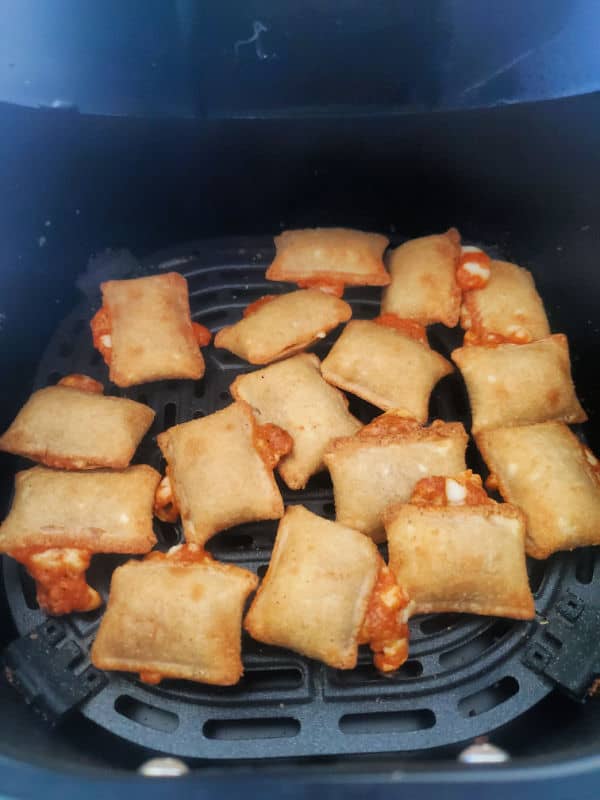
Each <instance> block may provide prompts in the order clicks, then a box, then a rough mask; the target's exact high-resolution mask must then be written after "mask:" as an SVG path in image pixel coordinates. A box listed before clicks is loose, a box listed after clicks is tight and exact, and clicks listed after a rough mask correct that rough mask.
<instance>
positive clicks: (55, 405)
mask: <svg viewBox="0 0 600 800" xmlns="http://www.w3.org/2000/svg"><path fill="white" fill-rule="evenodd" d="M71 377H73V376H71ZM79 377H80V378H81V377H84V376H79ZM90 380H91V379H90ZM153 419H154V411H153V410H152V409H151V408H148V406H145V405H143V404H142V403H136V402H135V401H133V400H127V399H125V398H122V397H105V396H104V395H102V394H99V393H97V392H90V391H87V390H84V391H82V390H80V389H77V388H71V387H70V386H68V385H59V386H48V387H47V388H45V389H40V390H39V391H37V392H34V393H33V394H32V395H31V397H30V398H29V400H28V401H27V402H26V403H25V405H24V406H23V408H22V409H21V410H20V411H19V413H18V414H17V417H16V419H15V420H14V422H13V423H12V425H11V426H10V427H9V429H8V430H7V431H6V433H5V434H4V435H3V436H0V450H6V451H8V452H9V453H16V454H17V455H20V456H25V458H30V459H31V460H32V461H39V462H41V463H42V464H45V465H46V466H48V467H59V468H62V469H94V468H96V467H112V468H113V469H124V468H125V467H127V466H129V462H130V461H131V459H132V457H133V454H134V453H135V451H136V449H137V446H138V444H139V443H140V440H141V439H142V437H143V436H144V434H145V433H146V431H147V430H148V428H149V427H150V425H151V424H152V420H153Z"/></svg>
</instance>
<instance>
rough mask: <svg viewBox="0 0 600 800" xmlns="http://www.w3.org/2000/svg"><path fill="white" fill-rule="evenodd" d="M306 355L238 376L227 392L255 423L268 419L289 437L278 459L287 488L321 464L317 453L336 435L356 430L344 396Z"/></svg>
mask: <svg viewBox="0 0 600 800" xmlns="http://www.w3.org/2000/svg"><path fill="white" fill-rule="evenodd" d="M319 365H320V362H319V359H318V358H317V357H316V356H315V355H313V354H312V353H310V354H308V353H302V354H301V355H298V356H294V357H293V358H288V359H286V360H285V361H281V362H279V363H278V364H272V365H271V366H270V367H267V368H266V369H261V370H256V371H255V372H249V373H247V374H246V375H240V376H238V377H237V378H236V379H235V381H234V382H233V383H232V384H231V387H230V391H231V394H232V395H233V396H234V397H235V398H236V400H237V399H240V400H244V401H245V402H247V403H248V404H249V405H250V406H251V408H252V409H253V411H254V413H255V415H256V418H257V420H258V421H259V422H260V423H265V422H266V423H274V424H275V425H278V426H279V427H280V428H283V430H285V431H287V432H288V433H289V434H290V436H291V437H292V439H293V442H294V446H293V448H292V452H291V453H290V454H289V455H288V456H286V457H285V458H283V459H282V460H281V462H280V463H279V473H280V475H281V477H282V478H283V480H284V481H285V482H286V484H287V485H288V486H289V487H290V489H303V488H304V487H305V486H306V483H307V481H308V479H309V478H310V476H311V475H314V474H315V473H316V472H319V471H320V470H321V469H323V468H324V464H323V453H324V452H325V450H326V448H327V446H328V444H329V443H330V442H331V441H332V440H333V439H335V438H336V437H338V436H349V435H351V434H353V433H356V431H357V430H359V428H360V427H361V423H360V422H359V421H358V420H357V419H356V418H355V417H353V416H352V414H350V412H349V411H348V401H347V400H346V398H345V396H344V395H343V394H342V393H341V392H340V391H338V390H337V389H335V388H334V387H333V386H330V385H329V384H328V383H327V382H326V381H325V380H324V379H323V378H322V377H321V373H320V372H319Z"/></svg>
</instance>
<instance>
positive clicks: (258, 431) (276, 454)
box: [254, 422, 294, 469]
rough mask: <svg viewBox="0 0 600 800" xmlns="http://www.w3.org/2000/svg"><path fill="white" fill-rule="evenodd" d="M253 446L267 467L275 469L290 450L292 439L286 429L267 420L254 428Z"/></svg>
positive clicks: (292, 443) (292, 444)
mask: <svg viewBox="0 0 600 800" xmlns="http://www.w3.org/2000/svg"><path fill="white" fill-rule="evenodd" d="M254 446H255V447H256V449H257V450H258V453H259V455H260V457H261V458H262V460H263V461H264V462H265V465H266V466H267V468H268V469H275V467H276V466H277V464H278V463H279V461H280V460H281V459H282V458H283V456H287V454H288V453H291V452H292V447H293V446H294V440H293V439H292V437H291V436H290V434H289V433H288V432H287V431H284V430H283V428H280V427H279V426H278V425H273V424H272V423H270V422H268V423H266V424H265V425H257V426H256V428H255V430H254Z"/></svg>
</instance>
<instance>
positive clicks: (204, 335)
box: [192, 322, 212, 347]
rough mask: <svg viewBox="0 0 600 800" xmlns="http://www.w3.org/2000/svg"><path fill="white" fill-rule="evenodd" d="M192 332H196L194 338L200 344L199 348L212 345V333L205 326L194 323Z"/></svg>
mask: <svg viewBox="0 0 600 800" xmlns="http://www.w3.org/2000/svg"><path fill="white" fill-rule="evenodd" d="M192 331H193V332H194V338H195V339H196V342H197V343H198V347H206V346H207V345H209V344H210V340H211V339H212V333H211V332H210V331H209V330H208V328H207V327H206V326H205V325H201V324H200V323H199V322H192Z"/></svg>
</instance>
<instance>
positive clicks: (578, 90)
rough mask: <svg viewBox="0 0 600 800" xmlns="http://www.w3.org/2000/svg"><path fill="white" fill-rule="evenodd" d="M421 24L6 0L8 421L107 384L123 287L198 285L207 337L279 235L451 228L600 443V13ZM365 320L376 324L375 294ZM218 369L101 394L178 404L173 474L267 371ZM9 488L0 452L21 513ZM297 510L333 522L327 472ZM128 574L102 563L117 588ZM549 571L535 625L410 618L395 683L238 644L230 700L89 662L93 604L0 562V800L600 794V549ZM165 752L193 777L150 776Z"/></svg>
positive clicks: (411, 10) (431, 14)
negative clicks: (234, 390) (240, 387)
mask: <svg viewBox="0 0 600 800" xmlns="http://www.w3.org/2000/svg"><path fill="white" fill-rule="evenodd" d="M426 5H427V7H426V8H421V7H420V6H419V4H406V7H404V6H401V7H398V8H396V7H395V5H394V4H388V3H384V2H377V3H372V4H370V5H369V7H368V8H367V7H365V6H364V5H363V4H362V3H359V2H344V3H341V4H339V5H338V4H329V3H323V4H308V5H307V4H304V5H303V7H302V9H299V8H298V9H296V10H292V9H289V8H283V7H280V5H279V4H273V3H270V2H266V1H265V2H262V3H261V2H255V3H252V4H244V5H243V6H238V5H237V4H232V6H231V7H230V8H228V7H226V5H225V6H221V7H217V8H214V9H207V8H200V7H199V6H197V5H196V4H195V3H193V2H188V1H186V0H177V1H176V2H145V3H137V2H136V3H128V4H121V3H112V2H111V3H108V2H107V3H103V4H98V5H94V6H87V4H86V5H85V8H84V6H83V5H82V4H79V3H77V2H75V1H74V0H73V1H72V2H70V1H69V0H60V1H59V0H57V2H56V3H53V4H45V3H42V2H35V0H27V2H16V0H14V2H10V1H9V0H7V1H6V2H5V3H4V12H3V15H4V27H3V30H2V32H1V33H0V37H2V52H3V56H2V63H1V64H0V96H1V98H2V99H3V100H4V101H5V102H4V103H3V105H2V106H1V107H0V119H1V124H2V139H1V143H0V148H1V151H2V159H1V160H0V173H1V175H2V186H3V188H4V200H3V202H2V204H1V205H0V229H1V231H2V243H3V248H2V267H1V269H0V284H1V291H0V297H1V298H2V300H1V305H0V342H1V347H0V368H1V372H0V374H1V375H2V387H3V391H2V392H1V393H0V423H1V426H2V428H3V429H4V428H6V427H7V425H8V423H9V422H10V420H11V419H12V418H13V417H14V415H15V413H16V411H17V410H18V408H19V407H20V406H21V405H22V404H23V402H24V400H25V399H26V398H27V396H28V395H29V393H30V392H31V390H32V388H39V387H41V386H45V385H48V384H52V383H56V382H57V381H58V380H59V379H60V377H62V376H63V375H65V374H67V373H71V372H83V373H86V374H89V375H92V376H93V377H96V378H99V379H102V380H106V368H105V366H104V364H103V363H102V361H101V358H100V356H99V354H98V353H97V352H96V351H95V350H94V349H93V347H92V342H91V336H90V333H89V325H88V323H89V319H90V317H91V316H92V314H93V312H94V311H95V310H96V309H97V308H98V307H99V303H100V295H99V291H98V286H99V283H100V282H101V281H102V280H105V279H106V278H111V277H119V278H126V277H134V276H139V275H145V274H152V273H156V272H160V271H161V270H166V269H168V270H176V271H180V272H182V273H183V274H184V275H185V276H186V277H187V278H188V281H189V285H190V298H191V309H192V316H193V318H194V319H195V320H197V321H199V322H202V323H203V324H205V325H207V326H208V327H210V328H211V329H213V330H216V329H218V328H220V327H222V326H223V325H225V324H228V323H230V322H231V321H233V320H235V319H237V318H238V317H239V314H240V311H241V308H242V307H243V306H245V305H246V304H247V303H248V302H251V301H253V300H256V299H257V298H258V297H260V296H261V295H263V294H265V293H267V292H268V290H269V284H268V283H267V282H266V281H265V279H264V272H265V269H266V266H267V265H268V264H269V262H270V260H271V259H272V257H273V254H274V248H273V235H275V234H277V233H278V232H279V231H281V230H282V229H284V228H295V227H304V226H312V225H323V226H326V225H343V226H347V227H356V228H361V229H365V230H374V231H381V232H383V233H385V234H386V235H388V236H389V237H390V239H391V241H392V243H400V242H402V241H403V240H404V239H406V238H410V237H414V236H418V235H423V234H426V233H430V232H436V231H441V230H444V229H446V228H447V227H448V226H450V225H455V226H456V227H457V228H459V230H460V231H461V234H462V235H463V237H464V239H465V240H467V241H469V242H472V243H476V244H478V245H480V246H483V247H485V249H486V250H488V251H489V252H491V253H492V254H493V255H498V256H502V257H505V258H507V259H509V260H513V261H515V262H517V263H520V264H523V265H524V266H527V267H528V268H529V269H530V270H531V271H532V272H533V274H534V276H535V280H536V283H537V285H538V289H539V291H540V294H541V296H542V298H543V300H544V303H545V305H546V309H547V311H548V314H549V318H550V322H551V326H552V329H553V330H554V331H561V332H564V333H566V334H567V336H568V337H569V342H570V346H571V352H572V362H573V375H574V380H575V384H576V386H577V390H578V395H579V397H580V398H581V401H582V403H583V405H584V407H585V409H586V411H587V412H588V414H589V417H590V421H589V422H588V423H587V424H586V425H584V426H583V427H582V428H581V430H580V431H579V433H580V435H581V436H582V437H583V438H584V439H585V441H586V442H587V443H588V444H589V445H590V447H591V448H592V449H596V450H599V449H600V427H599V425H598V423H597V418H598V409H599V408H600V389H599V386H598V381H597V378H596V374H595V373H596V364H595V353H596V347H597V346H598V345H599V343H600V322H599V321H598V315H597V306H598V300H599V298H600V283H599V280H598V275H597V269H596V253H597V249H598V244H599V242H598V227H597V226H598V222H597V220H598V218H599V215H600V200H599V199H598V198H599V194H598V191H597V187H598V178H599V174H600V171H599V162H598V146H597V142H598V136H599V135H600V95H599V94H597V93H595V90H596V89H598V86H599V83H600V63H598V55H597V53H596V50H597V48H595V45H594V35H593V34H594V31H595V29H596V27H595V26H596V25H597V10H596V9H595V7H594V4H593V3H583V2H581V3H562V2H552V3H531V4H529V7H527V8H522V4H517V3H503V4H502V5H501V7H500V6H496V5H495V4H494V7H493V8H491V9H486V10H485V11H484V9H483V6H481V5H480V4H478V3H469V2H445V1H444V0H439V2H436V3H431V4H426ZM346 298H347V299H348V301H349V302H350V303H351V304H352V306H353V310H354V313H355V314H356V315H357V316H368V317H370V316H373V315H374V314H375V311H376V308H377V307H378V302H379V290H375V289H359V288H353V289H351V290H349V291H347V293H346ZM432 341H433V342H434V344H435V346H436V347H437V348H438V349H439V350H440V351H441V352H443V353H444V354H447V353H448V352H449V351H450V350H451V349H452V348H453V347H455V346H456V345H457V344H458V343H459V341H460V334H459V333H458V332H457V331H456V330H447V329H444V328H442V327H441V326H439V327H438V326H436V327H434V328H433V329H432ZM330 343H331V341H330V339H327V340H325V341H324V342H323V343H321V344H319V346H318V347H317V353H318V354H321V355H322V354H323V353H324V352H326V351H327V349H328V347H329V346H330ZM208 361H209V369H208V370H207V375H206V377H205V378H204V379H203V380H202V381H199V382H190V381H188V382H184V381H174V382H162V383H156V384H147V385H143V386H138V387H134V388H133V389H131V390H126V391H123V390H118V389H117V387H114V386H111V387H110V390H109V391H110V392H111V393H114V394H117V393H121V394H125V395H126V396H129V397H132V398H134V399H137V400H140V401H142V402H146V403H148V404H149V405H151V406H152V407H153V408H154V409H155V410H156V412H157V417H156V421H155V423H154V426H153V428H152V429H151V431H150V434H149V435H148V436H147V437H146V438H145V440H144V442H143V444H142V447H141V448H140V450H139V452H138V454H137V456H136V458H137V460H138V461H140V462H143V463H150V464H152V465H153V466H155V467H160V454H159V451H158V448H157V446H156V442H155V439H154V437H155V436H156V434H157V433H158V432H160V430H163V429H164V428H166V427H169V426H170V425H172V424H174V423H176V422H182V421H185V420H188V419H192V418H197V417H199V416H202V415H205V414H208V413H211V412H212V411H214V410H217V409H219V408H222V407H224V406H225V405H226V404H227V403H228V402H229V394H228V387H229V385H230V383H231V381H232V380H233V378H234V377H235V376H236V375H237V374H238V373H239V371H240V370H243V369H247V365H246V366H244V365H243V363H242V362H241V361H240V360H239V359H237V358H235V357H234V356H231V355H229V354H228V353H226V352H225V351H218V352H217V351H216V350H214V349H213V348H211V349H209V351H208ZM352 402H353V405H352V410H353V411H354V413H356V414H357V415H358V416H359V417H360V418H361V419H363V421H367V420H368V419H370V418H371V417H372V415H373V409H372V408H370V407H368V406H367V404H365V403H361V402H359V401H352ZM431 402H432V405H431V413H432V416H440V417H442V418H445V419H460V420H462V421H463V422H465V423H468V421H469V420H468V403H467V402H466V397H465V390H464V385H463V384H462V382H461V379H460V378H459V376H456V375H455V376H453V378H452V379H451V380H450V381H449V382H448V384H447V385H445V386H444V388H443V391H436V392H435V393H434V395H433V397H432V401H431ZM470 457H471V459H472V462H471V463H472V464H474V465H475V466H481V465H480V464H479V463H478V462H477V461H476V454H475V452H473V453H471V454H470ZM19 466H20V462H19V461H18V460H17V459H15V458H13V457H9V456H7V455H5V454H1V455H0V467H1V475H0V478H1V485H0V488H1V504H2V512H3V514H4V513H5V512H6V510H7V509H8V506H9V504H10V501H11V496H12V484H13V475H14V472H15V470H16V469H18V468H19ZM290 497H291V495H290ZM284 499H290V498H289V497H286V496H285V495H284ZM294 500H295V502H298V501H301V502H303V503H305V504H306V505H307V506H308V507H309V508H311V509H312V510H313V511H316V512H317V513H319V514H321V515H323V516H326V517H332V516H333V513H334V509H333V505H332V492H331V483H330V481H329V478H328V476H327V474H326V473H323V474H320V475H318V476H316V477H315V478H313V479H311V481H310V483H309V485H308V486H307V488H306V490H304V491H303V492H302V493H300V494H295V496H294ZM274 530H275V525H274V524H270V523H261V524H252V525H245V526H241V527H239V528H236V529H234V530H231V531H228V532H226V533H223V534H219V535H218V536H217V537H215V539H214V540H213V541H212V542H211V543H210V546H209V549H210V551H211V552H212V553H213V555H214V556H215V557H216V558H218V559H220V560H223V561H226V562H233V563H238V564H240V565H242V566H246V567H247V568H249V569H251V570H253V571H255V572H257V573H258V574H259V575H263V574H264V571H265V569H266V565H267V564H268V561H269V556H270V548H271V545H272V541H273V535H274ZM156 533H157V536H158V538H159V541H160V546H161V547H163V548H166V547H168V546H170V545H172V544H174V543H176V542H177V541H178V540H179V539H178V537H179V536H180V534H179V533H178V531H177V530H176V529H175V528H173V526H170V525H163V524H161V523H158V522H157V528H156ZM117 563H120V560H119V558H118V557H116V556H115V557H111V556H98V557H96V558H95V559H94V562H93V566H92V569H91V572H90V580H91V582H92V584H93V585H94V586H96V587H97V588H98V589H99V590H100V591H101V592H102V593H103V594H104V596H106V594H107V592H108V584H109V580H110V574H111V571H112V569H113V568H114V566H115V565H116V564H117ZM529 566H530V581H531V585H532V589H533V590H534V594H535V598H536V609H537V615H536V619H535V620H534V621H533V622H515V621H510V620H504V619H491V618H490V619H488V618H477V617H472V616H459V615H430V616H427V617H422V618H419V619H417V620H415V621H414V622H413V623H411V654H410V657H409V660H408V662H407V663H406V664H405V665H404V666H403V667H402V668H401V670H400V672H399V673H398V674H397V675H396V676H395V677H393V678H391V679H390V678H388V679H385V678H383V677H382V676H381V675H379V674H378V673H377V672H376V671H375V670H374V668H373V667H372V666H371V665H370V661H369V658H368V657H367V654H366V653H365V654H363V655H361V657H360V659H359V665H358V667H357V668H356V669H355V670H352V671H350V672H347V673H343V672H337V671H335V670H332V669H329V668H326V667H324V666H323V665H321V664H317V663H316V662H310V661H308V660H307V659H304V658H301V657H299V656H296V655H294V654H292V653H289V652H284V651H276V650H275V649H273V648H271V649H270V648H266V647H261V646H259V645H258V644H257V643H252V641H251V640H250V639H244V661H245V670H246V671H245V676H244V678H243V680H242V682H241V683H240V684H239V685H238V686H236V687H231V688H227V689H223V688H217V687H209V686H204V685H201V684H191V683H186V682H181V681H168V682H166V683H165V684H163V685H160V686H158V687H153V686H146V685H144V684H142V683H140V682H139V681H136V680H134V678H133V677H132V676H127V675H124V674H121V675H118V674H104V673H101V672H99V671H97V670H95V669H94V668H93V667H92V666H91V665H90V662H89V648H90V644H91V641H92V640H93V637H94V633H95V631H96V629H97V625H98V622H99V619H100V615H101V613H102V612H101V610H100V611H98V612H91V613H88V614H80V615H77V614H75V615H70V616H69V617H64V618H49V617H46V616H45V615H44V614H43V613H42V611H41V610H40V609H39V607H38V606H37V603H36V599H35V590H34V586H33V584H32V582H31V580H30V579H29V578H28V576H27V575H26V573H25V572H24V571H23V569H22V568H21V567H20V566H19V564H17V563H16V562H14V561H11V560H8V559H4V562H3V565H2V601H1V602H2V608H3V613H2V615H1V622H0V644H1V646H2V649H3V650H4V665H5V670H4V675H3V678H2V683H1V684H0V693H1V695H0V696H1V698H2V712H3V713H2V715H1V716H0V730H1V732H2V735H1V736H0V763H1V765H2V769H1V771H0V790H1V791H2V792H3V793H4V794H5V795H6V796H7V797H15V798H20V797H30V796H38V795H42V793H43V794H44V796H47V797H58V796H59V795H60V796H62V795H63V794H64V793H65V792H70V793H72V794H73V795H75V796H78V795H79V794H83V793H84V792H85V793H86V794H87V795H88V796H90V797H91V798H101V797H109V796H111V797H114V796H124V795H125V793H128V794H130V795H131V796H133V797H138V796H139V797H142V796H144V797H154V796H156V797H158V796H161V797H162V796H166V794H167V792H168V793H169V795H170V796H173V797H182V798H183V797H188V796H189V797H191V796H195V797H196V796H199V797H212V796H216V795H217V793H219V794H220V795H223V796H225V797H229V796H232V797H233V796H238V795H239V794H241V793H242V792H243V793H244V794H246V795H247V796H251V797H253V796H264V795H265V794H266V793H267V792H273V793H276V792H280V793H284V792H285V794H286V796H290V797H302V796H306V795H308V793H309V792H310V793H315V795H317V796H338V795H339V796H342V795H344V796H346V797H354V796H356V797H358V796H364V794H365V793H367V792H368V793H369V794H370V795H372V796H373V797H388V796H390V797H391V796H395V797H433V796H434V794H437V793H438V792H440V791H442V792H444V794H445V796H447V797H448V798H452V797H461V798H468V797H480V796H481V795H482V793H484V792H485V793H486V796H489V797H490V798H493V797H504V796H508V795H509V794H510V796H512V797H514V798H520V797H528V798H529V797H531V796H533V794H534V793H536V792H542V791H543V792H544V794H545V796H547V797H549V798H551V797H556V798H559V797H560V798H566V797H571V796H573V797H575V796H577V797H578V798H584V797H592V796H595V788H596V787H597V786H598V785H599V783H600V777H599V776H600V762H599V761H598V744H597V743H598V735H599V733H600V717H599V715H598V705H597V701H596V700H594V698H593V696H591V694H590V688H591V687H592V685H593V683H594V680H595V679H596V678H597V677H598V675H600V650H599V649H598V641H599V639H600V590H599V589H598V572H599V570H600V559H599V554H598V553H597V552H596V550H595V549H593V548H588V549H584V550H580V551H575V552H573V553H561V554H557V555H555V556H553V557H552V558H550V559H548V560H547V561H545V562H532V563H531V564H530V565H529ZM165 756H169V757H173V758H175V759H176V761H175V762H166V763H165V762H163V761H159V762H158V764H157V763H156V762H153V761H152V760H153V759H155V758H162V757H165ZM149 762H151V763H150V766H149ZM153 764H154V767H153V766H152V765H153ZM152 772H154V775H158V777H149V776H148V774H149V773H152Z"/></svg>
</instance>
